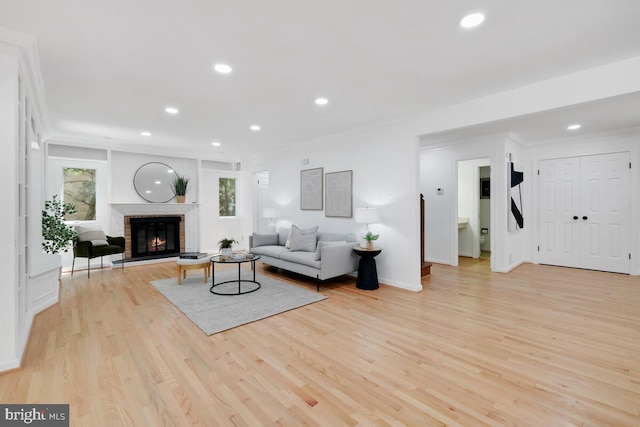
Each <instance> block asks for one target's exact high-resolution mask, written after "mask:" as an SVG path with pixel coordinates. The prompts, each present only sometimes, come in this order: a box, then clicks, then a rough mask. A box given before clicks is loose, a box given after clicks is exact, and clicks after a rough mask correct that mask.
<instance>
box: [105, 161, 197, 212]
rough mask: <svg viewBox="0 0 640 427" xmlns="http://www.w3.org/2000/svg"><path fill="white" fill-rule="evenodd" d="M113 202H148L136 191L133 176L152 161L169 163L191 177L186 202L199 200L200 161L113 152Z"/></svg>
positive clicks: (175, 169)
mask: <svg viewBox="0 0 640 427" xmlns="http://www.w3.org/2000/svg"><path fill="white" fill-rule="evenodd" d="M110 157H111V161H110V166H111V195H110V202H111V203H147V202H146V201H145V200H144V199H143V198H142V197H140V196H139V195H138V193H136V190H135V188H134V187H133V177H134V176H135V174H136V171H137V170H138V168H140V166H142V165H144V164H147V163H150V162H160V163H165V164H167V165H169V166H170V167H171V168H173V170H174V171H175V172H176V173H177V174H178V175H183V176H187V177H189V178H190V181H189V186H188V188H187V194H186V201H185V203H198V202H199V193H198V192H199V183H198V161H197V160H195V159H185V158H179V157H166V156H154V155H149V154H138V153H135V152H122V151H112V152H111V156H110Z"/></svg>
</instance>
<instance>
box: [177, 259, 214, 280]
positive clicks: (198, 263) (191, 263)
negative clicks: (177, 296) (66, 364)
mask: <svg viewBox="0 0 640 427" xmlns="http://www.w3.org/2000/svg"><path fill="white" fill-rule="evenodd" d="M177 263H178V285H182V279H183V278H184V279H186V278H187V270H196V269H198V268H202V269H203V270H204V283H207V280H208V279H209V276H210V275H211V261H209V257H208V256H206V257H204V258H198V259H183V258H180V259H178V261H177Z"/></svg>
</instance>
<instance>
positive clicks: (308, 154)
mask: <svg viewBox="0 0 640 427" xmlns="http://www.w3.org/2000/svg"><path fill="white" fill-rule="evenodd" d="M303 158H308V159H309V164H308V165H305V166H302V165H301V160H302V159H303ZM417 166H418V156H417V144H416V141H415V134H412V133H407V132H406V131H405V130H403V129H401V128H396V127H388V128H383V129H373V130H368V131H364V132H360V133H351V134H344V135H336V136H332V137H327V138H324V139H321V140H317V141H314V142H313V144H308V145H305V146H304V147H301V148H298V149H295V150H291V151H287V152H284V153H278V154H277V155H274V156H272V157H270V158H268V159H264V160H263V161H260V162H255V163H254V164H253V165H251V166H250V167H251V170H253V171H254V172H258V171H264V170H268V171H269V194H270V198H271V202H273V203H272V204H273V206H274V207H276V208H277V209H278V210H279V211H280V217H281V218H280V219H279V221H278V223H277V226H287V225H289V224H291V223H293V224H296V225H298V226H300V227H310V226H314V225H319V227H320V228H319V229H320V230H322V231H335V232H349V233H356V234H359V233H361V231H362V229H363V227H364V225H363V224H356V223H355V222H354V219H353V218H328V217H325V214H324V210H323V211H307V210H305V211H303V210H300V170H302V169H311V168H317V167H322V168H324V173H330V172H339V171H344V170H352V171H353V208H354V209H356V208H359V207H366V206H369V207H377V208H379V210H380V215H381V218H382V220H381V223H380V224H371V225H370V226H369V227H370V229H371V231H372V232H374V233H379V234H380V238H379V239H378V240H377V241H376V246H379V247H381V248H382V250H383V251H382V253H381V254H380V255H379V256H377V257H376V263H377V268H378V277H379V280H380V281H381V282H382V283H386V284H389V285H393V286H398V287H402V288H406V289H411V290H420V289H421V288H422V287H421V285H420V243H419V242H420V228H419V222H420V221H419V218H420V203H419V202H420V193H419V191H418V186H417V176H418V167H417Z"/></svg>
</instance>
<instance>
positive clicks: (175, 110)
mask: <svg viewBox="0 0 640 427" xmlns="http://www.w3.org/2000/svg"><path fill="white" fill-rule="evenodd" d="M164 111H166V112H167V113H169V114H178V109H177V108H175V107H167V108H165V109H164Z"/></svg>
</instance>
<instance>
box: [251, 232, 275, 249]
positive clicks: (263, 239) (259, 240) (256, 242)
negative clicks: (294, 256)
mask: <svg viewBox="0 0 640 427" xmlns="http://www.w3.org/2000/svg"><path fill="white" fill-rule="evenodd" d="M277 244H278V234H277V233H253V242H252V245H253V247H254V248H256V247H258V246H271V245H277Z"/></svg>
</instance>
